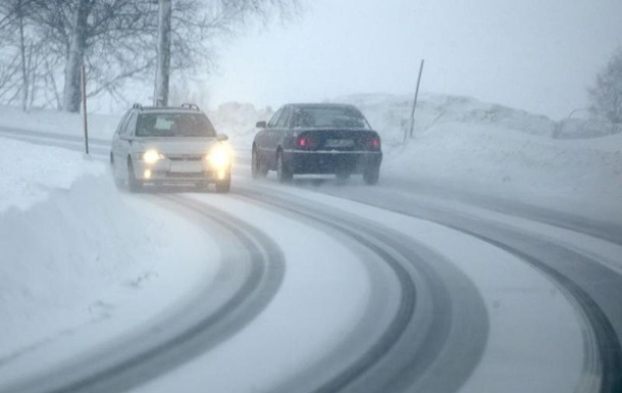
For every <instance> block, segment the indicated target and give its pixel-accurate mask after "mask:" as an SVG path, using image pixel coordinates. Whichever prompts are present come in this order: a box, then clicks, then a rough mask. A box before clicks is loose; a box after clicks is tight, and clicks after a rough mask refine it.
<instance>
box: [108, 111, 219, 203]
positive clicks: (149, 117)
mask: <svg viewBox="0 0 622 393" xmlns="http://www.w3.org/2000/svg"><path fill="white" fill-rule="evenodd" d="M226 139H227V136H226V135H217V134H216V131H215V129H214V127H213V126H212V124H211V122H210V121H209V119H208V118H207V116H206V115H205V113H204V112H202V111H200V110H199V108H198V107H197V106H196V105H189V104H188V105H184V106H182V107H142V106H140V105H134V106H133V107H132V108H131V109H130V110H129V111H127V113H126V114H125V115H124V116H123V118H122V119H121V121H120V123H119V126H118V127H117V130H116V132H115V134H114V136H113V139H112V145H111V151H110V163H111V165H112V173H113V176H114V178H115V182H116V183H117V185H119V186H122V185H125V184H127V186H128V188H129V189H130V191H138V190H140V189H141V188H142V187H143V185H145V184H152V185H165V184H167V185H170V184H195V185H197V186H199V187H203V188H204V187H206V186H207V185H208V184H215V185H216V191H217V192H228V191H229V188H230V184H231V162H230V154H229V149H228V147H227V146H225V145H224V143H223V142H224V141H225V140H226Z"/></svg>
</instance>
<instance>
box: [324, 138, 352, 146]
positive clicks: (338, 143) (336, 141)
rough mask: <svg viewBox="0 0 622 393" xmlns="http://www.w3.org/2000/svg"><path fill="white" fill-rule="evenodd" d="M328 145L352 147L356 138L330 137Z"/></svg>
mask: <svg viewBox="0 0 622 393" xmlns="http://www.w3.org/2000/svg"><path fill="white" fill-rule="evenodd" d="M325 146H326V147H352V146H354V140H352V139H329V140H327V141H326V144H325Z"/></svg>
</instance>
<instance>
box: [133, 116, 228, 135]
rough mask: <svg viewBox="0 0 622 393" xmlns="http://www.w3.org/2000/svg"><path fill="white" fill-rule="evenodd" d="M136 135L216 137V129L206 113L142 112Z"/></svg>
mask: <svg viewBox="0 0 622 393" xmlns="http://www.w3.org/2000/svg"><path fill="white" fill-rule="evenodd" d="M136 136H142V137H214V136H216V131H215V130H214V127H213V126H212V124H211V123H210V121H209V119H208V118H207V116H205V114H204V113H141V114H140V116H138V123H137V126H136Z"/></svg>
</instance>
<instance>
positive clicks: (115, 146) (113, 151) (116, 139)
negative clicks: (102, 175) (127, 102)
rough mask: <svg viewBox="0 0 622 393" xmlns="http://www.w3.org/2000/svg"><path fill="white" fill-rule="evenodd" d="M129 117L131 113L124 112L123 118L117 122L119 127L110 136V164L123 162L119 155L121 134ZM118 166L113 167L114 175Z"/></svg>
mask: <svg viewBox="0 0 622 393" xmlns="http://www.w3.org/2000/svg"><path fill="white" fill-rule="evenodd" d="M130 115H131V112H126V113H125V114H124V115H123V117H122V118H121V121H119V125H118V126H117V129H116V130H115V132H114V135H113V136H112V142H111V146H110V155H111V156H110V160H111V161H110V163H111V164H112V163H115V162H122V160H123V158H122V157H123V155H122V154H121V150H122V146H121V142H122V141H121V134H122V133H123V132H124V131H125V127H126V125H127V121H128V120H129V118H130ZM118 167H119V166H118V165H116V166H113V170H114V172H115V174H116V173H117V170H118Z"/></svg>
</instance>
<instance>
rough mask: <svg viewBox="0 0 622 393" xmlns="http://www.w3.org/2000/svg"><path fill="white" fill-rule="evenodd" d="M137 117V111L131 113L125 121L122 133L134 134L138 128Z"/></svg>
mask: <svg viewBox="0 0 622 393" xmlns="http://www.w3.org/2000/svg"><path fill="white" fill-rule="evenodd" d="M137 117H138V116H137V115H136V113H135V112H134V113H132V114H131V115H130V117H129V118H128V119H127V121H126V122H125V126H124V127H123V129H122V130H121V135H133V134H134V129H135V128H136V118H137Z"/></svg>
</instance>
